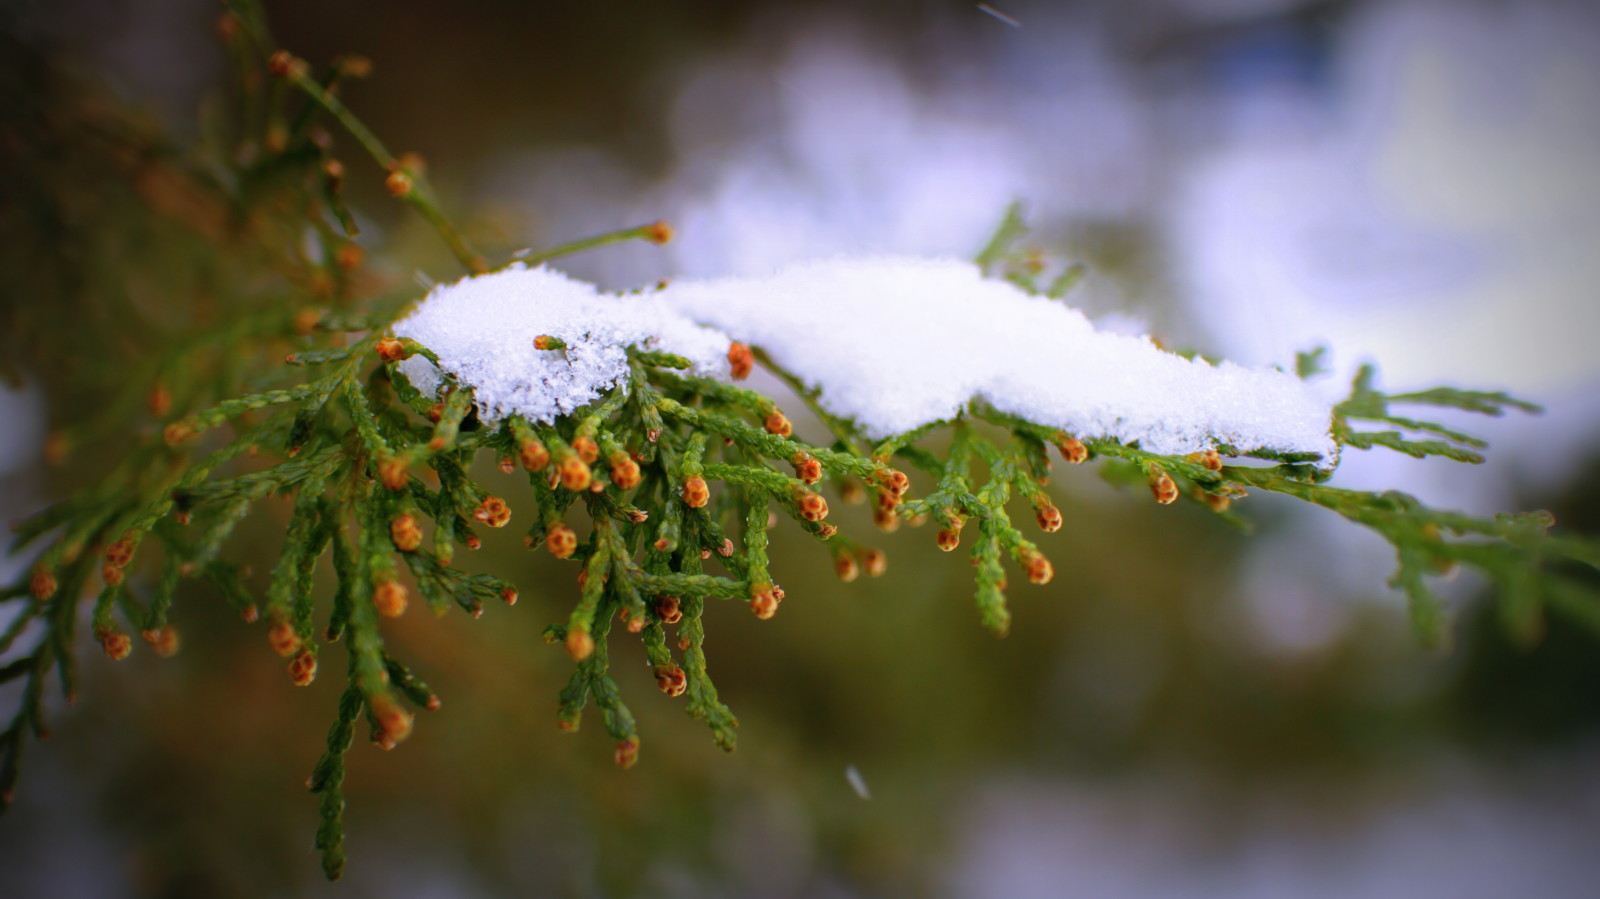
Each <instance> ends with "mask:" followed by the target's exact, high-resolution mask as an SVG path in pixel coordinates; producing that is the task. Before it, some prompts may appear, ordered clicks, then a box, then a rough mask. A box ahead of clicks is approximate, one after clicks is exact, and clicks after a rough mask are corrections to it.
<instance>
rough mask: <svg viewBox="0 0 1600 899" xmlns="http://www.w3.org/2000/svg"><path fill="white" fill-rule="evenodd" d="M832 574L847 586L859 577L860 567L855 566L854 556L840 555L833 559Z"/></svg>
mask: <svg viewBox="0 0 1600 899" xmlns="http://www.w3.org/2000/svg"><path fill="white" fill-rule="evenodd" d="M833 573H834V574H837V575H838V576H839V580H841V581H844V582H845V583H847V584H848V583H850V582H851V581H853V580H855V579H856V578H858V577H860V576H861V566H860V565H857V564H856V560H855V557H854V556H852V555H850V554H848V553H841V554H839V555H837V556H834V557H833Z"/></svg>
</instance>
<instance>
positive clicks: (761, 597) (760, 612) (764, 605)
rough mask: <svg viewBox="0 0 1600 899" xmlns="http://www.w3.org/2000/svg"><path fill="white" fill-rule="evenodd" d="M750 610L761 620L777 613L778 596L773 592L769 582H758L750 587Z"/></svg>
mask: <svg viewBox="0 0 1600 899" xmlns="http://www.w3.org/2000/svg"><path fill="white" fill-rule="evenodd" d="M750 611H752V612H754V613H756V617H757V618H760V619H761V620H763V621H765V620H766V619H768V618H771V617H772V616H774V615H776V614H778V597H777V596H776V595H774V594H773V592H772V585H771V584H758V585H756V586H755V587H752V588H751V591H750Z"/></svg>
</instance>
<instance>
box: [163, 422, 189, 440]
mask: <svg viewBox="0 0 1600 899" xmlns="http://www.w3.org/2000/svg"><path fill="white" fill-rule="evenodd" d="M194 433H195V428H194V423H193V422H190V421H175V422H173V423H172V424H170V425H167V426H166V427H165V428H162V429H161V439H162V440H164V441H166V444H167V446H179V445H181V444H182V443H183V442H184V441H186V440H188V439H189V438H190V437H193V436H194Z"/></svg>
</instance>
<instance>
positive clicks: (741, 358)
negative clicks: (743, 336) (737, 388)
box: [728, 340, 756, 381]
mask: <svg viewBox="0 0 1600 899" xmlns="http://www.w3.org/2000/svg"><path fill="white" fill-rule="evenodd" d="M755 364H756V357H755V356H754V355H752V354H751V352H750V347H749V346H748V345H746V344H743V343H740V342H738V341H737V340H736V341H734V342H733V343H732V344H730V345H729V346H728V365H729V366H730V367H731V368H732V369H733V379H734V380H735V381H743V380H744V379H745V378H748V377H750V371H751V369H753V368H755Z"/></svg>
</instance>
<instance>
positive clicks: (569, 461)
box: [561, 455, 594, 493]
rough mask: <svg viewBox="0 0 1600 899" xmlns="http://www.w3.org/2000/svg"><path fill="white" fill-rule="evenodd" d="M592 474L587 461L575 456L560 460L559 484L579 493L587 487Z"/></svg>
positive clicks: (592, 476)
mask: <svg viewBox="0 0 1600 899" xmlns="http://www.w3.org/2000/svg"><path fill="white" fill-rule="evenodd" d="M593 478H594V475H593V473H591V472H590V471H589V465H588V463H586V462H584V461H583V460H582V459H580V458H578V457H577V456H575V455H573V456H568V457H566V458H565V459H562V460H561V486H563V487H565V488H567V489H568V490H571V491H572V492H573V493H579V492H582V491H584V490H587V489H589V484H590V482H591V481H592V480H593Z"/></svg>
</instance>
